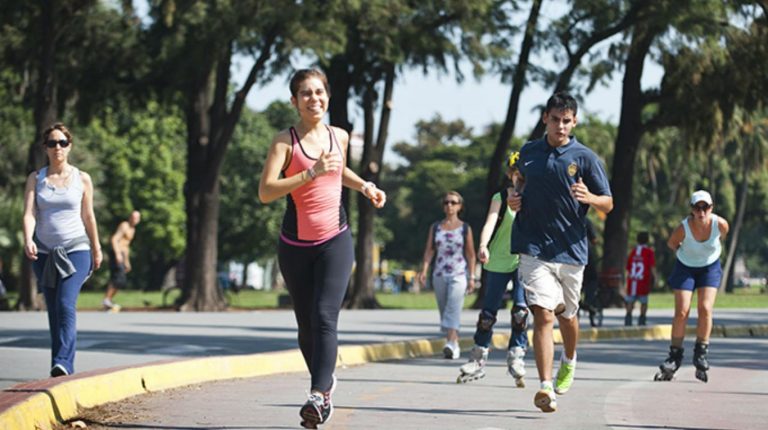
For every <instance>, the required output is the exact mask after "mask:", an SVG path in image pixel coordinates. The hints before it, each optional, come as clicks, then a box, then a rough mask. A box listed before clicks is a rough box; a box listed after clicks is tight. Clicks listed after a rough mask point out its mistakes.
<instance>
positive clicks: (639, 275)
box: [629, 261, 645, 281]
mask: <svg viewBox="0 0 768 430" xmlns="http://www.w3.org/2000/svg"><path fill="white" fill-rule="evenodd" d="M644 274H645V264H643V262H642V261H633V262H632V268H631V269H630V271H629V279H634V280H636V281H640V280H642V279H643V275H644Z"/></svg>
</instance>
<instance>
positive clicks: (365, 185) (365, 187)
mask: <svg viewBox="0 0 768 430" xmlns="http://www.w3.org/2000/svg"><path fill="white" fill-rule="evenodd" d="M369 189H376V184H374V183H373V182H370V181H367V182H364V183H363V186H362V187H360V192H361V193H363V195H364V196H366V197H369V196H368V195H367V194H366V193H367V190H369Z"/></svg>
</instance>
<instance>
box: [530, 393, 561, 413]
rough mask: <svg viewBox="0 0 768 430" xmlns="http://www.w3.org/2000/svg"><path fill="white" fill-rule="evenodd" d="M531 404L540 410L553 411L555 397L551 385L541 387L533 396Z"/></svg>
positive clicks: (555, 401)
mask: <svg viewBox="0 0 768 430" xmlns="http://www.w3.org/2000/svg"><path fill="white" fill-rule="evenodd" d="M533 404H534V405H536V407H537V408H539V409H541V411H542V412H555V411H556V410H557V397H556V396H555V393H554V392H553V391H552V387H542V388H541V389H540V390H539V391H537V392H536V395H535V396H533Z"/></svg>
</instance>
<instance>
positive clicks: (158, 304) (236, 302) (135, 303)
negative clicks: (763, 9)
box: [9, 288, 768, 310]
mask: <svg viewBox="0 0 768 430" xmlns="http://www.w3.org/2000/svg"><path fill="white" fill-rule="evenodd" d="M282 294H287V293H286V292H285V291H284V290H282V291H257V290H243V291H240V292H239V293H232V292H230V293H227V298H228V300H229V304H230V306H231V307H232V308H233V309H276V308H277V302H278V296H280V295H282ZM177 296H178V291H176V290H173V291H171V293H169V295H168V296H167V297H166V303H165V307H164V306H163V295H162V293H161V292H160V291H147V292H143V291H135V290H126V291H120V292H119V293H118V295H117V296H116V297H115V300H114V301H115V303H119V304H120V305H121V306H122V307H123V308H124V309H125V310H128V309H131V310H143V309H146V310H162V309H164V308H165V309H171V308H170V305H171V304H172V303H173V300H174V299H175V298H176V297H177ZM103 297H104V292H103V291H83V292H82V293H81V294H80V298H79V300H78V302H77V307H78V309H80V310H97V309H101V300H102V298H103ZM376 298H377V299H378V301H379V303H380V304H381V305H382V306H383V307H384V308H388V309H437V304H436V302H435V296H434V294H433V293H432V292H431V291H429V292H422V293H401V294H389V293H377V294H376ZM9 300H10V303H11V305H13V304H14V303H15V302H16V293H13V292H12V293H10V294H9ZM474 301H475V297H474V296H468V297H467V300H465V303H464V307H465V308H469V307H471V306H472V304H473V303H474ZM693 305H694V306H695V295H694V304H693ZM649 306H650V307H651V308H652V309H672V308H673V307H674V295H673V294H672V293H667V292H660V293H651V296H650V301H649ZM715 308H716V309H728V308H768V294H766V293H763V292H762V291H761V288H739V289H737V290H736V291H735V292H734V293H731V294H718V296H717V301H716V302H715Z"/></svg>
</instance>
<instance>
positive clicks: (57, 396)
mask: <svg viewBox="0 0 768 430" xmlns="http://www.w3.org/2000/svg"><path fill="white" fill-rule="evenodd" d="M671 330H672V326H671V325H669V324H666V325H656V326H648V327H615V328H589V329H582V330H580V338H581V341H586V342H597V341H600V340H613V339H643V340H663V339H669V338H670V333H671ZM692 333H695V328H689V329H688V334H692ZM532 335H533V333H532V331H531V330H529V331H528V338H529V339H531V338H532ZM712 336H713V337H749V336H753V337H758V336H759V337H763V336H768V324H746V325H731V326H726V325H715V326H714V327H713V328H712ZM554 338H555V342H556V343H561V342H562V338H561V336H560V332H559V331H558V330H556V331H555V334H554ZM508 342H509V335H507V334H495V335H494V336H493V339H492V343H493V347H495V348H498V349H506V347H507V344H508ZM473 343H474V342H473V340H472V338H462V339H461V341H460V346H461V349H462V350H468V349H470V348H471V347H472V345H473ZM443 346H444V340H443V339H421V340H413V341H402V342H388V343H381V344H371V345H346V346H341V347H339V358H338V363H337V365H338V366H342V367H343V366H355V365H361V364H364V363H369V362H376V361H386V360H401V359H408V358H418V357H430V356H434V355H437V354H439V353H441V352H442V348H443ZM303 371H306V367H305V365H304V359H303V358H302V356H301V353H300V352H299V350H298V349H293V350H288V351H280V352H269V353H259V354H249V355H233V356H220V357H205V358H196V359H180V360H172V361H165V362H156V363H150V364H147V365H144V366H139V367H124V368H112V369H103V370H98V371H92V372H83V373H81V374H77V375H73V376H69V377H62V378H56V379H45V380H40V381H35V382H31V383H25V384H19V385H16V386H14V387H11V388H9V389H6V390H4V391H3V392H2V393H0V428H3V429H5V430H29V429H49V428H51V427H52V426H53V425H55V424H59V423H62V422H66V421H69V420H72V419H73V418H75V417H77V416H78V414H79V411H80V410H83V409H87V408H92V407H95V406H99V405H102V404H105V403H110V402H116V401H119V400H122V399H125V398H128V397H132V396H136V395H139V394H144V393H149V392H155V391H162V390H166V389H169V388H176V387H181V386H185V385H191V384H198V383H202V382H210V381H217V380H224V379H235V378H250V377H256V376H264V375H272V374H276V373H290V372H303Z"/></svg>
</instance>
